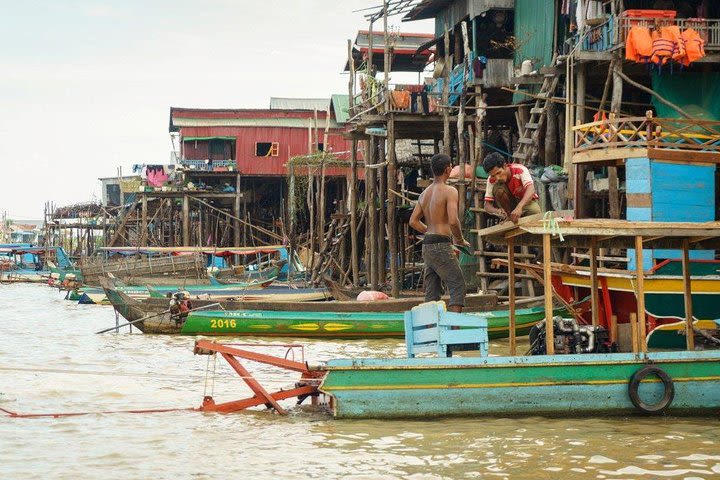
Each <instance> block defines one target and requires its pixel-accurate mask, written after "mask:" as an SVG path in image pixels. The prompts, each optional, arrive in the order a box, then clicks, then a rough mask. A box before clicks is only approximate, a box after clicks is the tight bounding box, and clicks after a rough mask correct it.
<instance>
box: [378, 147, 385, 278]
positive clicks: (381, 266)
mask: <svg viewBox="0 0 720 480" xmlns="http://www.w3.org/2000/svg"><path fill="white" fill-rule="evenodd" d="M378 143H379V145H378V147H381V148H382V150H381V151H380V154H379V155H378V158H379V160H380V163H384V162H385V159H386V151H385V142H384V141H383V140H382V138H381V139H380V141H379V142H378ZM376 170H377V179H378V180H377V182H378V187H377V190H378V193H377V198H378V202H379V203H380V204H379V205H378V207H379V208H378V227H377V228H378V233H377V241H378V255H377V273H378V284H379V285H382V284H384V283H385V277H386V276H387V275H386V273H387V269H386V267H385V260H386V256H387V255H386V254H387V248H386V246H387V244H386V243H385V235H386V228H385V227H386V225H387V209H386V207H385V205H386V204H385V202H386V200H387V198H388V191H387V187H388V185H387V173H386V167H381V168H379V169H376Z"/></svg>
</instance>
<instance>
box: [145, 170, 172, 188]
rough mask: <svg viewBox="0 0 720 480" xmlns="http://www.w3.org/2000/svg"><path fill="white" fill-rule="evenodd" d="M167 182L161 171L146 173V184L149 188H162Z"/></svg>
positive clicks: (164, 174)
mask: <svg viewBox="0 0 720 480" xmlns="http://www.w3.org/2000/svg"><path fill="white" fill-rule="evenodd" d="M167 180H168V175H167V173H165V171H164V170H162V169H157V170H151V169H148V172H147V184H148V185H150V186H151V187H162V186H163V185H165V182H167Z"/></svg>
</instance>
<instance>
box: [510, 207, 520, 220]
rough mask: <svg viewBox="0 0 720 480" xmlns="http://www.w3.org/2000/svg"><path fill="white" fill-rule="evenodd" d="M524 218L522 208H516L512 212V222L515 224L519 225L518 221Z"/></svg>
mask: <svg viewBox="0 0 720 480" xmlns="http://www.w3.org/2000/svg"><path fill="white" fill-rule="evenodd" d="M521 216H522V208H519V207H518V208H516V209H515V210H513V211H512V212H510V220H512V221H513V223H518V220H520V217H521Z"/></svg>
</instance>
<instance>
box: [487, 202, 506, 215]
mask: <svg viewBox="0 0 720 480" xmlns="http://www.w3.org/2000/svg"><path fill="white" fill-rule="evenodd" d="M483 208H484V209H485V211H486V212H488V213H490V214H492V215H498V216H500V217H503V218H505V216H506V214H505V210H503V209H502V208H496V207H495V205H493V202H491V201H489V200H485V205H484V207H483Z"/></svg>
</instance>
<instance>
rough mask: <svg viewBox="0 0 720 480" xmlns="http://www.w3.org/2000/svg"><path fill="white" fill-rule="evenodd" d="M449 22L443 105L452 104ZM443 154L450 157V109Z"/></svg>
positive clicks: (446, 111) (445, 114) (445, 116)
mask: <svg viewBox="0 0 720 480" xmlns="http://www.w3.org/2000/svg"><path fill="white" fill-rule="evenodd" d="M448 29H449V27H448V20H447V17H445V42H444V44H443V45H444V47H445V57H444V59H443V61H444V63H443V88H442V101H443V105H449V104H450V101H449V99H450V70H452V64H451V62H450V31H449V30H448ZM442 153H444V154H446V155H450V153H451V150H450V108H449V107H447V106H446V107H444V108H443V148H442Z"/></svg>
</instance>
